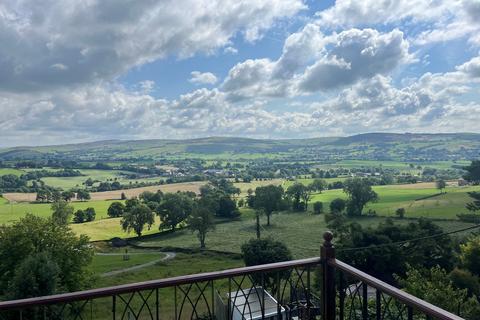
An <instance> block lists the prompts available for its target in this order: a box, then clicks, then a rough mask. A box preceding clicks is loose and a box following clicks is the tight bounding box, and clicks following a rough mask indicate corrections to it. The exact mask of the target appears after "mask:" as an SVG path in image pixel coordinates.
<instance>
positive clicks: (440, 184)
mask: <svg viewBox="0 0 480 320" xmlns="http://www.w3.org/2000/svg"><path fill="white" fill-rule="evenodd" d="M435 185H436V187H437V189H438V190H440V192H441V193H443V190H444V189H445V188H446V187H447V183H446V182H445V180H443V179H439V180H437V181H436V183H435Z"/></svg>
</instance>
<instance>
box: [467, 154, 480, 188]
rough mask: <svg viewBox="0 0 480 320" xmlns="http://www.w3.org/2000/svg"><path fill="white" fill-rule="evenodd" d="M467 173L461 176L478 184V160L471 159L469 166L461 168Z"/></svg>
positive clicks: (479, 174)
mask: <svg viewBox="0 0 480 320" xmlns="http://www.w3.org/2000/svg"><path fill="white" fill-rule="evenodd" d="M463 169H464V170H465V171H467V173H466V174H465V175H464V176H463V178H464V179H465V180H467V181H469V182H471V183H473V184H480V160H473V161H472V163H470V165H469V166H466V167H464V168H463Z"/></svg>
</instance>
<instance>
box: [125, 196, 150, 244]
mask: <svg viewBox="0 0 480 320" xmlns="http://www.w3.org/2000/svg"><path fill="white" fill-rule="evenodd" d="M154 223H155V215H154V213H153V212H152V210H150V208H149V207H147V206H146V205H144V204H139V205H136V206H134V207H133V208H131V210H129V211H127V212H125V213H124V214H123V217H122V220H121V221H120V224H121V226H122V229H123V231H126V232H128V233H130V231H132V230H133V231H134V232H135V233H136V234H137V236H138V237H140V236H141V235H142V232H143V229H144V228H145V225H147V228H148V230H150V228H151V226H152V224H154Z"/></svg>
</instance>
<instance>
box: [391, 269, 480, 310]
mask: <svg viewBox="0 0 480 320" xmlns="http://www.w3.org/2000/svg"><path fill="white" fill-rule="evenodd" d="M398 280H399V282H400V284H401V285H402V286H403V287H404V290H405V291H407V292H408V293H410V294H412V295H414V296H416V297H417V298H420V299H422V300H425V301H427V302H430V303H432V304H433V305H436V306H438V307H440V308H442V309H444V310H447V311H449V312H452V313H455V314H457V315H459V316H461V317H464V318H466V319H479V317H478V315H479V314H480V304H479V302H478V301H477V299H475V298H473V297H471V298H469V297H468V292H467V290H466V289H457V288H455V287H454V286H453V283H452V281H451V280H450V278H449V277H448V276H447V272H446V271H445V270H444V269H442V268H440V267H439V266H436V267H432V268H430V269H419V270H418V269H414V268H412V267H411V266H408V270H407V272H406V277H405V278H404V279H401V278H398Z"/></svg>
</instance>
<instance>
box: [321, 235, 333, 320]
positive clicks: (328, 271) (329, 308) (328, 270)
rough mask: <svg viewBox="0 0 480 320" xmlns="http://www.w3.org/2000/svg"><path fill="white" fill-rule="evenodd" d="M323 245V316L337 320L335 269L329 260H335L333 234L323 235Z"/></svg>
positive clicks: (326, 319)
mask: <svg viewBox="0 0 480 320" xmlns="http://www.w3.org/2000/svg"><path fill="white" fill-rule="evenodd" d="M323 240H324V242H323V245H322V247H321V248H320V258H321V259H322V269H323V270H322V271H323V272H322V316H323V320H335V296H336V292H335V268H334V267H332V266H329V265H328V260H329V259H335V248H334V246H333V244H332V240H333V234H332V233H331V232H330V231H326V232H325V233H324V234H323Z"/></svg>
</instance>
